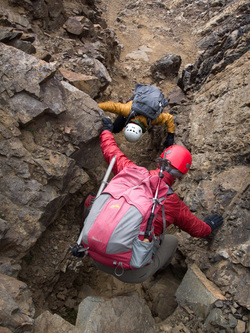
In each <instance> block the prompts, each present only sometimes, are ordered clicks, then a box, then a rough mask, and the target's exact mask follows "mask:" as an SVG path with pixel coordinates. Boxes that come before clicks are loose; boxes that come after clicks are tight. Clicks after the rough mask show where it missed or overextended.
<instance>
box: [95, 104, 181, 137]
mask: <svg viewBox="0 0 250 333" xmlns="http://www.w3.org/2000/svg"><path fill="white" fill-rule="evenodd" d="M132 102H133V101H129V102H128V103H125V104H123V103H114V102H111V101H108V102H103V103H98V106H99V108H100V109H102V110H103V111H106V112H111V113H116V114H121V115H123V116H124V117H126V118H127V117H128V116H129V113H130V111H131V105H132ZM134 119H136V120H138V121H140V122H141V123H142V124H143V125H144V126H145V127H146V128H147V127H148V124H147V118H146V117H145V116H142V115H138V116H136V117H135V118H134ZM154 124H155V125H165V126H166V127H167V131H168V133H174V131H175V125H174V118H173V116H172V115H171V114H169V113H161V114H160V115H159V116H158V117H157V118H156V119H155V120H153V121H152V125H154Z"/></svg>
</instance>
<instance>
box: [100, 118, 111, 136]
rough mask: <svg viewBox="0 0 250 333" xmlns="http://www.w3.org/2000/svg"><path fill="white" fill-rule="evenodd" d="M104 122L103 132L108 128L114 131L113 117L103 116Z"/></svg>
mask: <svg viewBox="0 0 250 333" xmlns="http://www.w3.org/2000/svg"><path fill="white" fill-rule="evenodd" d="M102 123H103V126H102V129H101V132H103V131H106V130H107V131H110V132H111V133H112V132H113V124H112V121H111V119H109V118H102Z"/></svg>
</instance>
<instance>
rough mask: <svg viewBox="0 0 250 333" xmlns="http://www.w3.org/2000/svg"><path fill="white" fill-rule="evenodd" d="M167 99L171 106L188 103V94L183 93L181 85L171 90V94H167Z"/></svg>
mask: <svg viewBox="0 0 250 333" xmlns="http://www.w3.org/2000/svg"><path fill="white" fill-rule="evenodd" d="M167 99H168V103H169V105H171V106H174V105H182V104H186V103H188V99H187V96H186V95H185V94H184V93H183V91H182V90H181V89H180V88H179V87H177V88H176V89H175V90H173V91H171V92H170V94H169V95H168V96H167Z"/></svg>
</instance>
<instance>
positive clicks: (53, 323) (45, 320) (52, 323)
mask: <svg viewBox="0 0 250 333" xmlns="http://www.w3.org/2000/svg"><path fill="white" fill-rule="evenodd" d="M45 331H46V333H62V332H67V333H81V332H82V331H81V330H80V329H78V328H77V327H75V326H74V325H72V324H70V323H69V322H67V321H66V320H64V319H63V318H62V317H60V316H58V315H57V314H52V313H50V312H49V311H45V312H43V313H42V314H41V315H40V316H39V317H37V318H36V319H35V321H34V325H33V332H36V333H44V332H45Z"/></svg>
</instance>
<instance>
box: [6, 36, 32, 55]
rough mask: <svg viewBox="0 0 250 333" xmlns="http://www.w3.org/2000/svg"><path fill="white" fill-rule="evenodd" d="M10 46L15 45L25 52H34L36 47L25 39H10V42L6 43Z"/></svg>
mask: <svg viewBox="0 0 250 333" xmlns="http://www.w3.org/2000/svg"><path fill="white" fill-rule="evenodd" d="M7 44H8V45H10V46H13V47H16V48H17V49H19V50H22V51H23V52H25V53H28V54H34V53H36V48H35V46H34V45H33V44H32V43H31V42H28V41H25V40H18V39H17V40H12V41H10V42H8V43H7Z"/></svg>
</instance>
